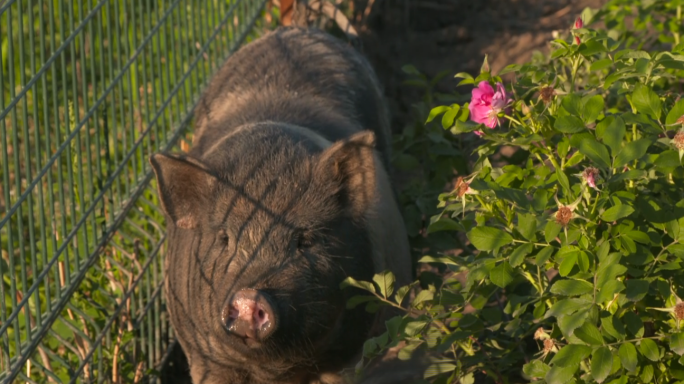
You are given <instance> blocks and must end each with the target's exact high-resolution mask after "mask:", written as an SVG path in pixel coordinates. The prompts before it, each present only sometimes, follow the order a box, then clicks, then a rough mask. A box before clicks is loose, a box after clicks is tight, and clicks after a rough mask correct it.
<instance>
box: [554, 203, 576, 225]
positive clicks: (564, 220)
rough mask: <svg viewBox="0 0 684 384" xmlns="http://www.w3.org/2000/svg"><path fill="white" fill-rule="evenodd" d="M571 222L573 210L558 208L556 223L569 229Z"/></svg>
mask: <svg viewBox="0 0 684 384" xmlns="http://www.w3.org/2000/svg"><path fill="white" fill-rule="evenodd" d="M570 220H572V210H571V209H570V208H568V207H560V208H558V212H556V223H558V224H560V225H562V226H564V227H567V226H568V224H569V223H570Z"/></svg>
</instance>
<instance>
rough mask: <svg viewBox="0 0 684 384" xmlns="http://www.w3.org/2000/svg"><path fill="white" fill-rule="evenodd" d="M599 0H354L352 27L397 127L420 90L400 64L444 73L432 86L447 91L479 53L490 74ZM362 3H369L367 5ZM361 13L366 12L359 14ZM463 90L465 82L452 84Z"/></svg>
mask: <svg viewBox="0 0 684 384" xmlns="http://www.w3.org/2000/svg"><path fill="white" fill-rule="evenodd" d="M606 2H607V0H355V10H354V12H355V14H356V17H355V20H354V23H355V26H356V28H357V29H358V30H359V34H360V36H361V39H362V41H363V50H364V53H365V54H366V55H367V56H368V58H369V59H370V60H371V62H372V64H373V65H374V67H375V69H376V71H377V73H378V76H379V77H380V80H381V81H382V83H383V84H384V86H385V93H386V96H387V100H388V102H389V104H390V109H391V111H392V115H393V128H394V130H395V132H396V131H399V130H401V129H402V128H403V126H404V125H405V124H406V123H407V122H409V119H410V116H409V115H408V113H409V111H410V107H411V104H413V103H415V102H417V101H419V100H420V98H421V96H422V94H421V92H420V91H419V90H417V89H416V88H414V87H410V86H406V85H402V81H403V80H405V79H406V75H405V74H404V73H403V72H402V71H401V67H402V66H403V65H405V64H413V65H414V66H415V67H416V68H417V69H418V70H419V71H421V72H422V73H424V74H426V75H427V76H428V77H433V76H435V75H437V74H438V73H439V72H441V71H443V70H448V71H449V72H450V75H449V76H446V77H445V79H444V80H443V81H441V82H440V83H439V85H438V87H437V91H438V92H443V93H449V92H453V91H454V90H455V86H456V84H457V81H456V80H455V79H454V78H453V75H454V74H456V73H458V72H469V73H471V74H476V73H479V69H480V66H481V65H482V60H483V59H484V56H485V54H488V61H489V64H490V66H491V68H492V70H493V71H494V73H496V72H497V71H499V70H500V69H502V68H503V67H505V66H506V65H508V64H513V63H523V62H525V61H527V60H529V59H530V57H531V56H532V53H533V52H534V51H542V52H546V51H547V50H548V41H550V40H551V39H552V38H553V37H552V32H553V31H554V30H561V29H568V28H570V26H571V25H572V23H573V21H574V20H575V18H576V17H578V16H579V15H580V14H581V12H582V10H583V9H584V8H585V7H591V8H599V7H601V6H602V5H603V4H605V3H606ZM369 4H370V7H369ZM364 13H366V14H367V16H366V17H365V20H364V17H363V14H364ZM459 91H460V92H467V91H468V90H467V89H463V90H461V89H459Z"/></svg>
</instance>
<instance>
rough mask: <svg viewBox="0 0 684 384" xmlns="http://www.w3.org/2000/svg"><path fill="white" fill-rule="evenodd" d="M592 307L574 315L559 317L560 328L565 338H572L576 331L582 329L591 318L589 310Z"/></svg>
mask: <svg viewBox="0 0 684 384" xmlns="http://www.w3.org/2000/svg"><path fill="white" fill-rule="evenodd" d="M590 307H591V305H589V306H587V307H586V308H584V309H580V310H579V311H577V312H575V313H574V314H572V315H559V316H557V318H558V328H560V330H561V332H562V333H563V336H565V337H566V338H567V337H570V336H572V335H573V334H574V332H575V329H577V328H579V327H581V326H582V325H583V324H584V323H585V322H586V321H587V317H588V316H589V308H590Z"/></svg>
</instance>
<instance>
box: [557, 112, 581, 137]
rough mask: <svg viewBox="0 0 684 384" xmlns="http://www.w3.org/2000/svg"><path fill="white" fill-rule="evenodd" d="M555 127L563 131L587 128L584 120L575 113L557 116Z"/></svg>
mask: <svg viewBox="0 0 684 384" xmlns="http://www.w3.org/2000/svg"><path fill="white" fill-rule="evenodd" d="M553 127H554V128H556V129H557V130H558V131H559V132H563V133H577V132H581V131H582V130H584V129H585V128H586V126H585V125H584V122H583V121H582V120H581V119H580V118H579V117H576V116H573V115H566V116H561V117H559V118H557V119H556V122H555V123H554V125H553Z"/></svg>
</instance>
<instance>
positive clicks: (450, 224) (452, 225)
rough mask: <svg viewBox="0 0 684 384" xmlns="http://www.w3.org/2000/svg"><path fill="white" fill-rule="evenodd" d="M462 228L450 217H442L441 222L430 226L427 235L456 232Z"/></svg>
mask: <svg viewBox="0 0 684 384" xmlns="http://www.w3.org/2000/svg"><path fill="white" fill-rule="evenodd" d="M460 228H461V226H460V225H459V224H458V223H457V222H456V221H454V220H453V219H450V218H448V217H440V218H439V220H437V221H435V222H433V223H431V224H430V225H428V227H427V233H428V234H430V233H434V232H439V231H456V230H458V229H460Z"/></svg>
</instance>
